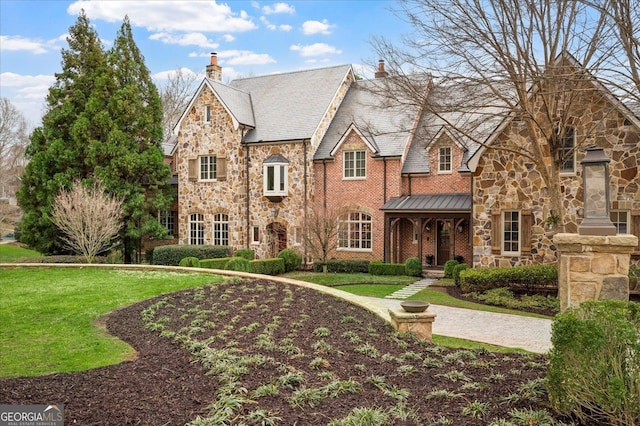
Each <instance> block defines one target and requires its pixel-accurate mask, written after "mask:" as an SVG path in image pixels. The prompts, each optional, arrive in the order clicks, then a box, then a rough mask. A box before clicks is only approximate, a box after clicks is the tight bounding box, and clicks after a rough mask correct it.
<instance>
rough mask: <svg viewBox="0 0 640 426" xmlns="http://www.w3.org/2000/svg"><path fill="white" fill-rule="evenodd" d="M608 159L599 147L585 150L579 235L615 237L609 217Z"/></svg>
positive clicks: (614, 229)
mask: <svg viewBox="0 0 640 426" xmlns="http://www.w3.org/2000/svg"><path fill="white" fill-rule="evenodd" d="M609 161H610V160H609V159H608V158H607V156H606V155H605V154H604V150H603V149H602V148H599V147H589V148H587V154H586V155H585V157H584V159H583V160H582V161H581V162H580V164H581V165H582V192H583V194H584V218H583V219H582V223H581V224H580V226H578V233H579V234H580V235H615V234H616V227H615V226H614V225H613V223H611V218H610V217H609V208H610V204H609V203H610V202H609Z"/></svg>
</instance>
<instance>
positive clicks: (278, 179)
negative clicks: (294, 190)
mask: <svg viewBox="0 0 640 426" xmlns="http://www.w3.org/2000/svg"><path fill="white" fill-rule="evenodd" d="M288 168H289V162H288V161H287V159H286V158H284V157H283V156H281V155H279V154H274V155H272V156H270V157H269V158H267V159H266V160H265V162H264V195H266V196H277V197H286V196H287V195H288V194H287V192H288V189H287V185H288V177H287V171H288Z"/></svg>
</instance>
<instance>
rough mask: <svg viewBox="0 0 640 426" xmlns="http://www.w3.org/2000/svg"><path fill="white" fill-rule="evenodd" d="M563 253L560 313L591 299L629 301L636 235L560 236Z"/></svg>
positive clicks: (558, 245) (559, 288)
mask: <svg viewBox="0 0 640 426" xmlns="http://www.w3.org/2000/svg"><path fill="white" fill-rule="evenodd" d="M553 242H554V244H555V245H556V246H557V248H558V251H559V252H560V260H559V262H558V298H559V299H560V310H561V311H565V310H566V309H567V308H570V307H577V306H578V305H580V303H582V302H585V301H588V300H604V299H620V300H629V259H630V257H631V253H632V252H633V251H634V249H635V247H636V246H637V245H638V237H636V236H635V235H628V234H621V235H609V236H598V235H579V234H567V233H561V234H556V235H555V236H554V237H553Z"/></svg>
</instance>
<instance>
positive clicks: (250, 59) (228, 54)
mask: <svg viewBox="0 0 640 426" xmlns="http://www.w3.org/2000/svg"><path fill="white" fill-rule="evenodd" d="M218 58H220V60H221V61H223V63H224V65H225V66H226V65H265V64H272V63H275V62H276V60H275V59H273V58H272V57H271V56H269V55H268V54H267V53H255V52H251V51H249V50H224V51H221V52H218Z"/></svg>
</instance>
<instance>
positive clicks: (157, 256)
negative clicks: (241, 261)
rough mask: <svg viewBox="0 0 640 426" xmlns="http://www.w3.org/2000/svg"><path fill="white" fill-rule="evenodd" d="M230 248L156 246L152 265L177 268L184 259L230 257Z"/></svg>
mask: <svg viewBox="0 0 640 426" xmlns="http://www.w3.org/2000/svg"><path fill="white" fill-rule="evenodd" d="M230 256H231V248H230V247H228V246H208V245H202V246H196V245H187V244H184V245H180V244H171V245H166V246H158V247H156V248H155V249H154V250H153V254H152V261H151V264H153V265H166V266H178V265H179V264H180V261H181V260H182V259H184V258H185V257H195V258H196V259H200V260H202V259H215V258H220V257H230Z"/></svg>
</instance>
